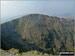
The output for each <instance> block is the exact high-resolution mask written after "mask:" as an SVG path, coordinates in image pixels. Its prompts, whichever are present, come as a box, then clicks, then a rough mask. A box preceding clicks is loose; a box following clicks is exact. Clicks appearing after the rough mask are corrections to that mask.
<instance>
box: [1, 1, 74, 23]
mask: <svg viewBox="0 0 75 56" xmlns="http://www.w3.org/2000/svg"><path fill="white" fill-rule="evenodd" d="M74 8H75V5H74V0H63V1H60V0H53V1H52V0H51V1H1V22H4V21H8V20H11V19H13V18H15V17H19V16H21V15H27V14H35V13H38V14H46V15H49V16H59V17H72V16H75V12H74Z"/></svg>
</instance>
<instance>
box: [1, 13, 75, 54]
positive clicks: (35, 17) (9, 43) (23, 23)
mask: <svg viewBox="0 0 75 56" xmlns="http://www.w3.org/2000/svg"><path fill="white" fill-rule="evenodd" d="M73 35H74V20H73V19H67V18H58V17H50V16H47V15H42V14H30V15H26V16H23V17H20V18H18V19H15V20H12V21H9V22H6V23H4V24H1V48H2V49H5V50H7V49H10V48H17V49H20V51H30V50H37V51H40V52H47V53H52V54H56V53H57V52H59V51H74V49H73V47H74V37H73Z"/></svg>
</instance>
